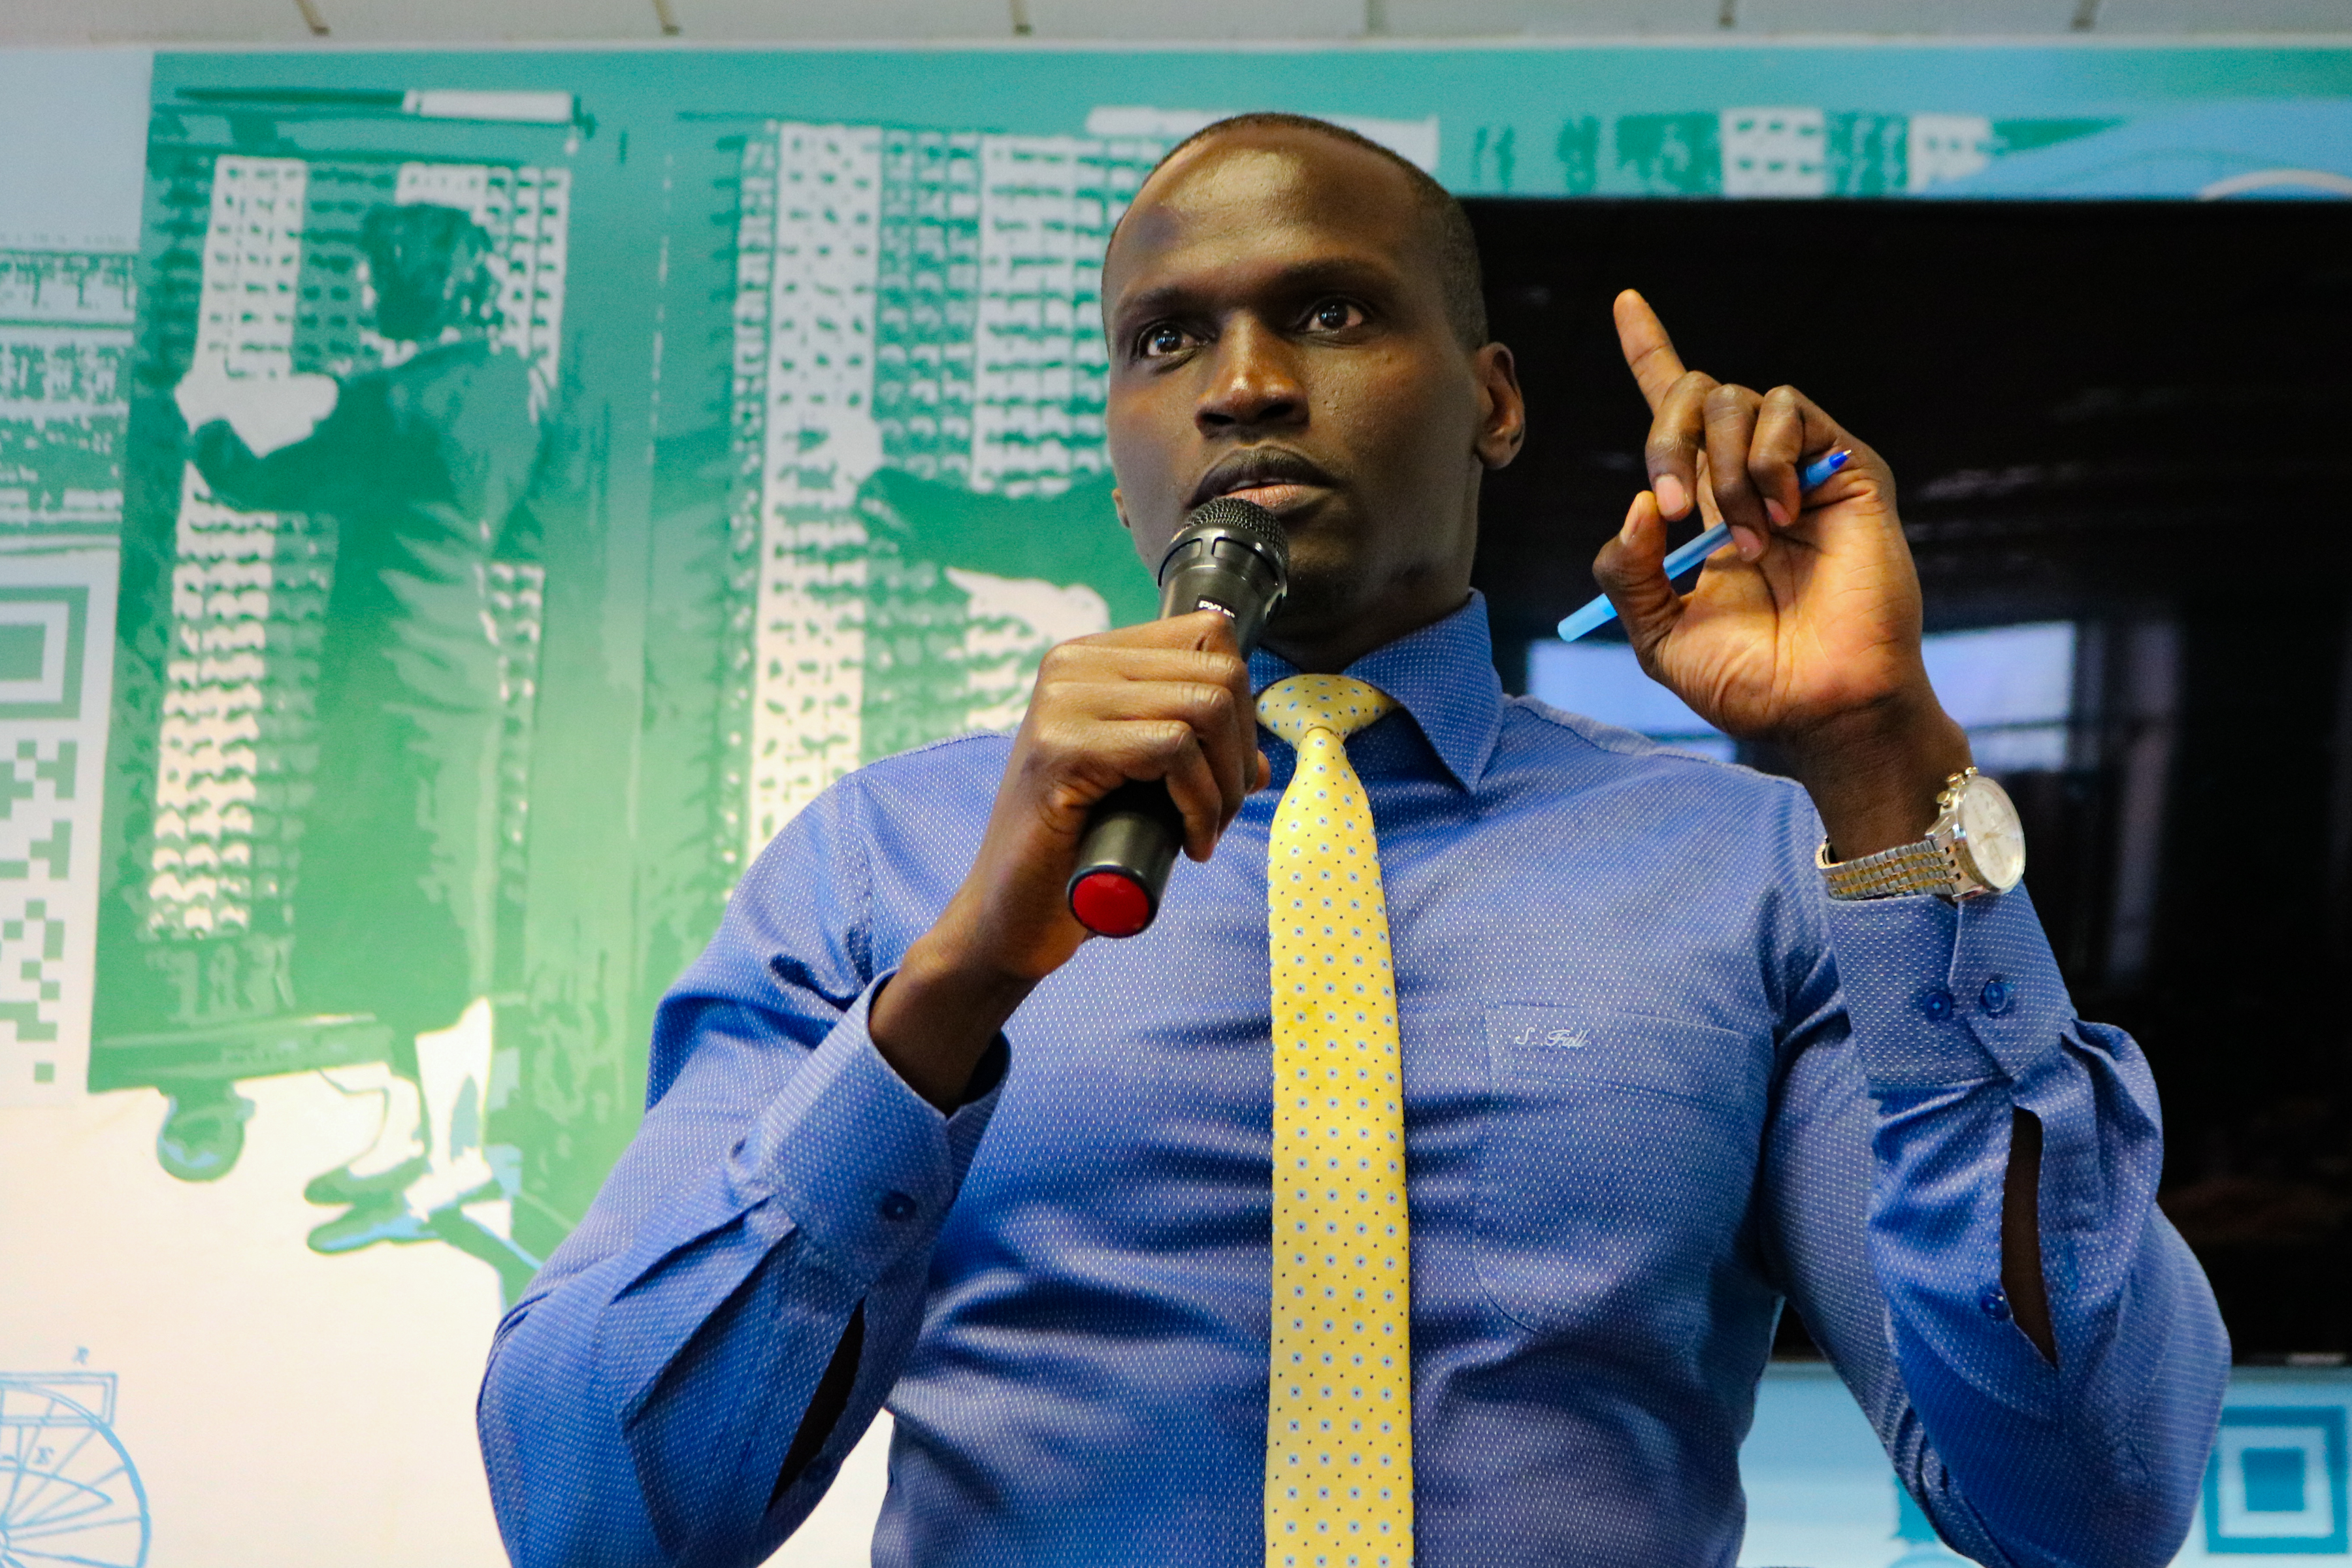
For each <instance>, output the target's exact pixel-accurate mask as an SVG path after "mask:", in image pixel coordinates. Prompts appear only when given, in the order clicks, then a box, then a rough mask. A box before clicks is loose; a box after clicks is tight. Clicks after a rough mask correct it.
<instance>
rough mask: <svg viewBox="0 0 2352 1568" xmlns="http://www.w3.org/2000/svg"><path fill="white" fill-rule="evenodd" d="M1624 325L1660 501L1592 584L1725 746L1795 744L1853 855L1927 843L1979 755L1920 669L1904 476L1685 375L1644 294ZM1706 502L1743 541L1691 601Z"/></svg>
mask: <svg viewBox="0 0 2352 1568" xmlns="http://www.w3.org/2000/svg"><path fill="white" fill-rule="evenodd" d="M1616 316H1617V333H1618V339H1619V342H1620V343H1621V344H1622V347H1623V349H1624V352H1625V363H1627V365H1629V366H1630V367H1631V368H1632V370H1633V375H1634V379H1635V380H1636V381H1637V382H1639V383H1640V384H1641V388H1642V394H1643V396H1644V397H1646V398H1647V399H1648V400H1649V404H1650V411H1651V423H1650V437H1649V442H1648V445H1647V447H1646V450H1645V454H1644V456H1645V458H1646V462H1647V466H1648V468H1649V473H1650V489H1646V490H1644V491H1643V492H1642V493H1641V494H1640V495H1638V496H1636V497H1634V498H1633V508H1632V510H1629V511H1628V512H1627V513H1626V514H1625V524H1624V527H1623V529H1622V531H1620V532H1619V534H1618V535H1617V537H1616V538H1614V539H1612V540H1611V541H1610V542H1609V543H1608V544H1607V545H1605V546H1604V547H1603V548H1602V549H1601V554H1600V556H1599V557H1598V558H1597V559H1596V560H1595V561H1594V563H1593V575H1594V576H1595V577H1596V578H1598V579H1599V580H1600V583H1601V587H1602V588H1603V590H1604V591H1606V592H1607V594H1608V595H1609V598H1610V601H1611V602H1612V604H1614V605H1616V606H1617V613H1618V616H1619V617H1620V618H1621V619H1622V621H1623V622H1624V625H1625V630H1626V634H1627V636H1628V637H1630V638H1631V639H1632V641H1633V649H1634V652H1635V654H1636V655H1637V656H1638V657H1639V658H1640V659H1641V661H1642V668H1643V669H1644V670H1646V671H1647V672H1648V673H1649V674H1650V676H1651V677H1652V678H1653V679H1656V680H1657V681H1659V682H1660V683H1662V684H1663V685H1664V686H1665V687H1666V688H1667V689H1670V690H1672V691H1673V692H1674V693H1675V696H1677V697H1679V698H1681V699H1682V700H1684V701H1685V702H1686V703H1688V704H1689V705H1690V707H1691V708H1692V709H1693V710H1695V711H1696V712H1697V713H1698V714H1699V716H1700V717H1702V718H1704V719H1705V720H1706V721H1708V722H1709V723H1711V724H1713V725H1715V726H1716V727H1717V729H1719V730H1721V731H1724V732H1725V733H1727V734H1728V735H1731V736H1733V737H1735V738H1737V739H1739V740H1743V741H1756V742H1767V743H1769V744H1771V745H1773V746H1775V747H1776V748H1778V749H1779V750H1780V752H1781V753H1782V755H1783V756H1785V757H1786V758H1787V759H1788V761H1789V763H1790V771H1791V772H1792V773H1794V774H1795V775H1796V776H1797V777H1798V778H1799V779H1800V780H1801V782H1802V783H1803V784H1805V786H1806V788H1807V789H1808V790H1810V791H1811V794H1812V796H1813V801H1814V804H1815V805H1816V806H1817V807H1818V808H1819V809H1820V811H1821V814H1822V821H1823V822H1824V823H1825V824H1826V825H1827V826H1828V829H1829V835H1830V841H1831V845H1832V853H1833V854H1834V855H1835V856H1836V857H1837V858H1840V859H1851V858H1854V857H1856V856H1859V855H1867V854H1870V853H1872V852H1874V851H1875V850H1878V849H1885V848H1889V847H1893V846H1895V845H1897V844H1902V843H1906V842H1909V841H1910V840H1912V839H1915V838H1917V837H1919V836H1920V835H1921V834H1922V833H1924V832H1925V831H1926V829H1927V824H1928V822H1929V821H1930V820H1932V818H1933V817H1934V816H1935V800H1936V795H1937V791H1938V790H1939V789H1940V788H1941V787H1942V785H1943V782H1944V780H1945V779H1946V778H1948V776H1950V775H1951V774H1952V773H1956V772H1958V770H1959V769H1961V768H1964V767H1966V766H1968V763H1969V750H1968V739H1967V736H1966V735H1965V734H1964V733H1963V731H1961V730H1960V728H1959V726H1958V725H1957V724H1955V723H1954V722H1953V721H1952V720H1951V719H1950V717H1949V716H1948V715H1947V714H1946V713H1945V712H1944V710H1943V707H1942V705H1941V704H1940V703H1938V702H1937V700H1936V693H1935V691H1934V689H1932V688H1931V687H1930V686H1929V685H1928V683H1927V668H1926V665H1925V664H1924V663H1923V662H1922V659H1921V657H1920V651H1919V627H1920V604H1919V578H1918V574H1917V573H1916V571H1915V570H1914V569H1913V567H1912V563H1911V552H1910V547H1909V546H1908V545H1907V544H1906V542H1905V541H1904V538H1903V527H1902V523H1901V521H1899V520H1898V519H1897V518H1896V516H1895V476H1894V475H1893V474H1892V473H1891V472H1890V471H1889V470H1888V469H1887V467H1886V464H1885V460H1884V459H1882V458H1880V457H1879V456H1878V454H1877V453H1876V452H1874V451H1873V450H1872V449H1871V448H1870V447H1867V446H1865V445H1864V443H1862V442H1860V441H1857V440H1855V439H1854V438H1853V437H1852V436H1850V435H1848V434H1847V433H1846V431H1845V430H1844V429H1843V427H1842V426H1839V424H1838V423H1837V422H1836V421H1835V420H1833V419H1832V418H1831V417H1830V416H1828V415H1827V414H1826V413H1824V412H1822V409H1821V408H1820V406H1819V405H1816V404H1814V403H1813V401H1812V400H1811V398H1809V397H1807V396H1805V395H1804V394H1802V393H1801V392H1799V391H1798V390H1797V389H1796V388H1794V387H1792V386H1779V387H1775V388H1773V389H1772V390H1771V391H1770V392H1769V393H1763V394H1759V393H1756V392H1753V391H1751V390H1749V389H1748V388H1747V387H1744V386H1737V385H1731V384H1725V383H1721V382H1718V381H1717V380H1716V379H1715V378H1714V377H1713V376H1710V375H1708V374H1706V373H1705V372H1703V371H1693V370H1685V368H1684V366H1683V363H1682V360H1681V358H1680V356H1679V355H1677V354H1676V353H1675V346H1674V342H1673V341H1672V340H1671V339H1669V338H1668V337H1667V336H1666V331H1665V328H1664V326H1663V325H1662V324H1660V322H1659V321H1658V318H1657V316H1656V314H1655V313H1654V311H1652V310H1651V309H1650V307H1649V305H1648V303H1647V302H1646V301H1644V300H1643V298H1642V297H1641V296H1640V295H1639V294H1637V293H1634V292H1633V290H1631V289H1627V290H1626V291H1625V292H1624V293H1622V294H1621V295H1619V296H1618V299H1617V306H1616ZM1840 448H1844V449H1846V450H1849V451H1851V452H1852V453H1853V459H1852V460H1851V461H1850V462H1848V463H1847V465H1846V466H1845V468H1843V469H1842V470H1841V471H1840V472H1839V473H1838V474H1837V475H1836V476H1834V477H1833V478H1832V479H1830V481H1829V482H1828V483H1827V484H1825V485H1823V486H1822V488H1821V489H1818V490H1816V491H1814V492H1813V493H1812V494H1811V495H1801V494H1800V493H1799V489H1798V481H1797V475H1798V471H1799V470H1800V469H1801V468H1802V467H1803V466H1804V465H1805V464H1806V463H1808V462H1810V461H1811V460H1813V459H1815V458H1820V457H1822V455H1823V454H1824V453H1828V452H1832V451H1835V450H1838V449H1840ZM1694 503H1696V506H1697V508H1698V509H1699V510H1700V511H1701V512H1702V513H1703V514H1704V516H1705V518H1706V521H1708V522H1710V523H1711V522H1714V521H1717V520H1718V519H1719V520H1720V521H1723V522H1725V523H1727V524H1729V525H1730V529H1731V538H1732V542H1731V543H1729V544H1727V545H1726V546H1725V547H1724V548H1723V549H1721V550H1718V551H1717V552H1715V554H1714V555H1712V556H1710V557H1709V558H1708V560H1707V563H1706V568H1705V570H1704V571H1703V572H1702V573H1701V574H1700V575H1699V579H1698V582H1697V583H1696V585H1695V586H1694V587H1693V588H1692V590H1691V592H1690V593H1688V594H1687V595H1685V594H1680V593H1677V592H1676V591H1675V587H1674V584H1672V583H1671V582H1669V581H1668V579H1667V577H1666V575H1665V572H1664V565H1663V563H1664V559H1665V553H1666V525H1667V523H1668V522H1669V521H1674V520H1675V519H1678V518H1682V517H1685V516H1687V515H1688V514H1689V513H1690V510H1691V509H1692V506H1693V504H1694Z"/></svg>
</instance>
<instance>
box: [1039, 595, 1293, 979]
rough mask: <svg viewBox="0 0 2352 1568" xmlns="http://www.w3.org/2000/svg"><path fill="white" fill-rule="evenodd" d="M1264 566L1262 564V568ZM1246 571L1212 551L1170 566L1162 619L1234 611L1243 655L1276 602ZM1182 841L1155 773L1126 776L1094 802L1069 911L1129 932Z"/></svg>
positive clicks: (1161, 887)
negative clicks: (1217, 610) (1197, 612)
mask: <svg viewBox="0 0 2352 1568" xmlns="http://www.w3.org/2000/svg"><path fill="white" fill-rule="evenodd" d="M1260 570H1262V568H1260ZM1250 579H1251V573H1250V572H1248V571H1246V570H1244V569H1241V568H1239V567H1237V566H1235V565H1232V564H1228V563H1226V562H1223V561H1220V560H1218V559H1216V556H1215V552H1214V551H1213V550H1212V551H1208V552H1202V553H1201V554H1200V555H1199V556H1198V557H1197V558H1196V560H1195V561H1194V562H1193V563H1188V564H1187V565H1183V566H1180V567H1179V568H1178V569H1177V570H1175V571H1174V572H1172V573H1171V574H1170V576H1169V578H1168V581H1167V583H1166V584H1164V585H1163V588H1162V593H1161V601H1160V616H1162V618H1165V617H1167V616H1180V615H1185V614H1189V613H1190V612H1192V610H1195V609H1200V608H1203V607H1207V606H1210V605H1214V606H1216V607H1218V608H1220V609H1223V610H1224V612H1225V613H1226V614H1227V615H1229V616H1233V618H1234V635H1235V637H1236V638H1237V639H1238V640H1239V641H1240V643H1241V650H1242V657H1244V658H1247V657H1249V652H1250V649H1251V648H1253V647H1255V646H1256V644H1257V637H1258V633H1259V632H1260V631H1261V630H1262V629H1263V628H1264V627H1265V618H1266V616H1267V614H1268V613H1269V612H1270V611H1271V610H1272V609H1273V606H1274V601H1275V599H1276V598H1279V597H1280V596H1281V595H1280V591H1279V590H1278V589H1277V590H1276V592H1275V593H1273V594H1272V595H1269V594H1267V593H1266V592H1265V584H1262V583H1253V582H1252V581H1251V580H1250ZM1183 843H1184V815H1183V813H1181V812H1180V811H1178V810H1177V809H1176V802H1175V801H1174V800H1173V799H1172V798H1171V796H1170V795H1169V794H1168V785H1167V784H1165V783H1164V782H1162V781H1161V780H1159V779H1141V780H1129V782H1128V783H1126V784H1121V785H1119V786H1118V788H1117V789H1115V790H1113V791H1111V792H1110V793H1109V794H1108V795H1105V796H1103V797H1102V799H1100V800H1099V801H1097V802H1096V803H1095V808H1094V811H1093V814H1092V815H1091V816H1088V818H1087V832H1086V837H1083V838H1081V839H1080V840H1079V841H1078V865H1077V869H1076V870H1075V871H1073V872H1071V873H1070V880H1069V885H1068V889H1067V893H1066V897H1067V898H1068V900H1069V906H1070V913H1071V914H1073V915H1075V916H1076V917H1077V921H1078V923H1079V924H1080V925H1082V926H1085V927H1086V928H1087V930H1088V931H1092V932H1094V933H1095V934H1096V935H1097V936H1110V937H1123V936H1134V935H1136V934H1138V933H1139V932H1140V931H1143V930H1144V928H1145V927H1147V926H1149V925H1150V923H1151V921H1152V919H1153V917H1154V916H1156V915H1158V914H1159V913H1160V895H1161V894H1162V893H1163V892H1165V891H1166V890H1167V888H1168V873H1169V872H1170V871H1171V869H1172V868H1174V867H1175V864H1176V852H1177V850H1179V849H1180V848H1181V847H1183Z"/></svg>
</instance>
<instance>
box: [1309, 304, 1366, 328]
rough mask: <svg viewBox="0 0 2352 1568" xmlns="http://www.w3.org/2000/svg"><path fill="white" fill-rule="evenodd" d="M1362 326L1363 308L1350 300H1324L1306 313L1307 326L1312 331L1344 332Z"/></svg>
mask: <svg viewBox="0 0 2352 1568" xmlns="http://www.w3.org/2000/svg"><path fill="white" fill-rule="evenodd" d="M1363 324H1364V311H1363V308H1362V307H1361V306H1360V305H1358V304H1357V303H1356V302H1355V301H1353V300H1322V301H1320V302H1318V304H1317V305H1316V307H1315V308H1314V309H1313V310H1309V311H1307V327H1308V328H1309V329H1310V330H1311V331H1318V332H1344V331H1347V330H1348V329H1349V327H1360V326H1362V325H1363Z"/></svg>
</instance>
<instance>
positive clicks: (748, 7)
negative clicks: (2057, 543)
mask: <svg viewBox="0 0 2352 1568" xmlns="http://www.w3.org/2000/svg"><path fill="white" fill-rule="evenodd" d="M314 24H315V25H314ZM320 28H323V29H324V35H323V36H324V37H327V38H329V39H331V40H333V41H335V42H348V43H421V44H470V43H487V42H499V41H516V42H523V41H541V40H543V41H549V42H564V41H579V40H591V41H598V40H601V41H609V42H631V41H646V42H650V41H654V40H657V39H659V38H661V37H664V36H665V34H666V33H667V34H668V35H670V36H673V37H677V38H678V39H680V40H681V41H685V42H689V43H690V42H696V41H701V42H708V43H745V42H770V43H795V42H803V41H806V42H821V41H837V40H849V39H869V40H873V41H877V42H908V41H919V40H959V39H963V40H980V39H1010V38H1013V37H1034V38H1037V39H1039V40H1062V41H1087V40H1097V39H1100V40H1115V39H1146V38H1150V39H1164V40H1171V41H1185V40H1202V41H1208V40H1216V39H1228V38H1266V39H1276V38H1280V39H1298V40H1308V41H1318V40H1341V39H1350V38H1362V37H1400V38H1462V37H1494V38H1510V37H1595V36H1627V35H1652V36H1657V35H1673V36H1681V37H1693V36H1697V37H1714V38H1737V37H1760V36H1766V35H1769V34H1775V33H1838V34H1880V35H1913V36H1916V35H1934V36H1960V37H1966V36H2002V37H2019V36H2024V37H2035V36H2049V35H2061V34H2072V35H2075V36H2081V35H2084V34H2088V35H2090V36H2091V37H2099V36H2103V35H2104V36H2110V37H2114V36H2127V35H2139V36H2146V35H2149V34H2165V35H2174V36H2179V35H2184V34H2187V35H2196V34H2212V33H2226V34H2237V35H2245V34H2253V35H2263V34H2286V33H2294V34H2315V33H2316V34H2335V35H2352V0H1282V3H1280V4H1271V3H1269V0H1182V3H1181V4H1175V3H1171V0H855V3H845V0H5V4H0V46H5V45H12V44H15V45H32V44H91V43H98V44H103V43H155V44H172V43H220V44H231V43H243V44H299V43H302V42H305V41H308V40H310V38H312V37H314V36H319V33H318V30H319V29H320Z"/></svg>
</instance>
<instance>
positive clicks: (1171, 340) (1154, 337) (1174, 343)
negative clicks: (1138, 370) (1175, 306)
mask: <svg viewBox="0 0 2352 1568" xmlns="http://www.w3.org/2000/svg"><path fill="white" fill-rule="evenodd" d="M1188 346H1190V340H1189V339H1187V338H1186V336H1185V335H1184V330H1183V329H1182V328H1181V327H1179V326H1176V325H1174V324H1173V323H1171V322H1168V321H1157V322H1154V323H1153V324H1152V325H1150V326H1149V327H1146V328H1144V329H1143V331H1141V332H1139V333H1138V334H1137V335H1136V339H1135V352H1136V353H1137V354H1138V355H1139V356H1140V357H1141V358H1144V359H1166V358H1167V357H1168V356H1169V355H1171V354H1177V353H1183V352H1184V350H1185V349H1186V348H1187V347H1188Z"/></svg>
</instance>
